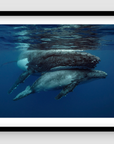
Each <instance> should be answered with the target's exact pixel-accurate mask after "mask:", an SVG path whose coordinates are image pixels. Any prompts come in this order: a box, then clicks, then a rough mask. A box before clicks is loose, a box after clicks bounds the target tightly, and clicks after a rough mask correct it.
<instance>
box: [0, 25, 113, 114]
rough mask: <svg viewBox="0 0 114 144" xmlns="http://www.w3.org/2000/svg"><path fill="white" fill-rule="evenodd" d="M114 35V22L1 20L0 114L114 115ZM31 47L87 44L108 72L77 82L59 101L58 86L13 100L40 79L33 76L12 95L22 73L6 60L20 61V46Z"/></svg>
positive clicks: (85, 48) (83, 46) (101, 66)
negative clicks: (9, 22)
mask: <svg viewBox="0 0 114 144" xmlns="http://www.w3.org/2000/svg"><path fill="white" fill-rule="evenodd" d="M59 39H61V40H59ZM113 39H114V25H92V26H91V25H84V26H83V25H82V26H76V25H0V65H1V67H0V117H114V40H113ZM27 48H28V49H37V48H39V49H49V48H54V49H55V48H59V49H60V48H67V49H72V48H73V49H76V48H77V49H79V48H81V49H84V50H85V51H86V52H89V53H91V54H93V55H96V56H98V57H100V59H101V61H100V63H99V64H97V67H96V68H95V69H97V70H103V71H105V72H106V73H108V76H107V77H106V79H98V80H95V81H92V82H90V83H86V84H82V85H78V86H77V87H76V88H75V89H74V91H73V92H72V93H69V94H68V95H67V96H66V97H63V98H61V99H60V100H55V96H57V94H58V93H59V92H60V91H59V90H58V91H46V92H44V91H42V92H40V93H36V94H31V95H29V96H27V97H25V98H22V99H20V100H18V101H13V98H14V97H15V96H16V95H17V94H18V93H20V92H21V91H23V90H24V89H25V87H26V86H28V85H31V84H32V83H33V82H34V81H35V80H36V79H37V78H38V77H37V76H30V77H29V78H28V79H26V81H25V82H24V83H23V84H21V85H19V87H17V89H16V90H14V91H13V93H12V94H10V95H9V94H8V90H9V88H10V87H11V86H12V85H13V84H14V82H15V81H16V79H17V78H18V76H19V75H20V74H21V73H22V70H21V69H19V68H18V67H17V65H16V62H12V63H8V62H11V61H15V60H17V58H18V56H19V54H20V52H21V50H24V49H25V50H26V49H27ZM2 64H4V65H2Z"/></svg>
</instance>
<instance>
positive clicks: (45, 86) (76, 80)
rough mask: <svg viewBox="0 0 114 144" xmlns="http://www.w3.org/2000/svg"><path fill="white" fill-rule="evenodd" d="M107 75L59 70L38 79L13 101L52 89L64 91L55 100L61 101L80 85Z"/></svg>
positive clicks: (99, 72) (78, 70)
mask: <svg viewBox="0 0 114 144" xmlns="http://www.w3.org/2000/svg"><path fill="white" fill-rule="evenodd" d="M106 76H107V73H105V72H103V71H99V70H89V69H88V70H87V69H86V70H84V69H81V70H80V69H75V70H59V71H53V72H47V73H45V74H43V75H42V76H41V77H40V78H38V79H37V80H36V81H35V82H34V83H33V84H32V86H27V88H26V89H25V90H24V91H22V92H21V93H19V94H18V95H17V96H16V97H15V98H14V99H13V100H19V99H21V98H23V97H26V96H27V95H30V94H32V93H36V92H40V91H42V90H43V91H46V90H52V89H54V90H55V89H62V90H61V92H60V93H59V94H58V95H57V96H56V97H55V99H60V98H61V97H63V96H65V95H67V94H68V93H69V92H71V91H73V89H74V88H75V87H76V86H77V85H78V84H80V83H83V82H87V81H89V80H91V79H93V80H94V79H98V78H106Z"/></svg>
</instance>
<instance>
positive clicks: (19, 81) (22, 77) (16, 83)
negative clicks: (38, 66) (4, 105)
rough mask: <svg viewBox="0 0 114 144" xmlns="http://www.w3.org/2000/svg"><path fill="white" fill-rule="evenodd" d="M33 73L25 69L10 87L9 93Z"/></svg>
mask: <svg viewBox="0 0 114 144" xmlns="http://www.w3.org/2000/svg"><path fill="white" fill-rule="evenodd" d="M31 74H32V71H25V72H23V73H22V74H21V75H20V76H19V78H18V79H17V81H16V82H15V83H14V85H13V86H12V87H11V88H10V90H9V91H8V93H9V94H10V93H12V91H13V90H14V89H16V87H17V86H18V85H19V84H20V83H23V82H24V81H25V79H26V78H27V77H29V76H30V75H31Z"/></svg>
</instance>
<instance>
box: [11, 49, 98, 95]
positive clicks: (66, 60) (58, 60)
mask: <svg viewBox="0 0 114 144" xmlns="http://www.w3.org/2000/svg"><path fill="white" fill-rule="evenodd" d="M99 61H100V58H99V57H97V56H94V55H92V54H90V53H86V52H80V51H77V50H62V49H57V50H29V51H27V52H24V53H22V54H21V55H20V57H19V60H18V62H17V65H18V66H19V67H20V68H21V69H22V70H24V72H23V73H22V74H21V75H20V76H19V78H18V79H17V81H16V82H15V83H14V85H13V86H12V87H11V88H10V90H9V92H8V93H11V92H12V91H13V90H14V89H15V88H16V87H17V86H18V85H19V84H20V83H22V82H24V80H25V79H26V78H27V77H29V76H30V75H31V74H35V73H42V72H47V71H51V70H59V69H72V68H76V67H78V68H81V69H82V68H85V69H88V68H94V67H95V66H96V64H97V63H99Z"/></svg>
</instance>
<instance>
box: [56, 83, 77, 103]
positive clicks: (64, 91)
mask: <svg viewBox="0 0 114 144" xmlns="http://www.w3.org/2000/svg"><path fill="white" fill-rule="evenodd" d="M77 85H78V83H77V82H73V83H71V84H69V85H67V86H66V87H64V88H63V89H62V91H61V92H60V93H59V94H58V95H57V96H56V97H55V99H56V100H58V99H60V98H62V97H63V96H66V95H67V94H68V93H69V92H72V91H73V89H74V88H75V87H76V86H77Z"/></svg>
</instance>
